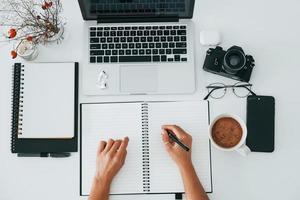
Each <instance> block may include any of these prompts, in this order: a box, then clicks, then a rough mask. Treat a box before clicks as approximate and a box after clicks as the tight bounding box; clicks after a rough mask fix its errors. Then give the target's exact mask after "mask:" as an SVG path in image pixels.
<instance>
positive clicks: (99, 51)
mask: <svg viewBox="0 0 300 200" xmlns="http://www.w3.org/2000/svg"><path fill="white" fill-rule="evenodd" d="M101 51H102V50H97V51H95V50H93V51H90V55H91V56H100V55H103V54H101V53H102V52H103V51H102V52H101Z"/></svg>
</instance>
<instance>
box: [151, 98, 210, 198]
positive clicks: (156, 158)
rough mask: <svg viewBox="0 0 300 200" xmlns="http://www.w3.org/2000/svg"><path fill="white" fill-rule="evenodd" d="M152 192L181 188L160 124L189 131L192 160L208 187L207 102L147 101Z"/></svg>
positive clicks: (208, 187) (179, 190)
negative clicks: (191, 141)
mask: <svg viewBox="0 0 300 200" xmlns="http://www.w3.org/2000/svg"><path fill="white" fill-rule="evenodd" d="M148 107H149V138H150V139H149V140H150V141H149V143H150V145H149V146H150V182H151V189H150V190H151V192H153V193H163V192H184V188H183V184H182V179H181V176H180V173H179V170H178V168H177V166H176V165H175V163H174V161H173V160H172V159H171V157H170V156H169V155H168V153H167V152H166V150H165V148H164V144H163V142H162V138H161V126H162V125H164V124H169V125H173V124H176V125H178V126H180V127H182V128H183V129H184V130H185V131H186V132H188V133H189V134H191V135H192V137H193V144H192V160H193V164H194V166H195V169H196V172H197V175H198V176H199V178H200V181H201V183H202V184H203V187H204V189H205V191H207V192H210V191H211V173H210V152H209V151H210V147H209V139H208V132H207V131H208V106H207V102H200V101H198V102H174V103H171V102H169V103H149V106H148Z"/></svg>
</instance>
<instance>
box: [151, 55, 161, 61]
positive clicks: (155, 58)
mask: <svg viewBox="0 0 300 200" xmlns="http://www.w3.org/2000/svg"><path fill="white" fill-rule="evenodd" d="M152 58H153V62H159V61H160V56H153V57H152Z"/></svg>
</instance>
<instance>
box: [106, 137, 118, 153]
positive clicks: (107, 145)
mask: <svg viewBox="0 0 300 200" xmlns="http://www.w3.org/2000/svg"><path fill="white" fill-rule="evenodd" d="M114 142H115V141H114V140H113V139H109V140H108V141H107V144H106V146H105V149H104V152H108V151H109V150H110V148H111V147H112V146H113V144H114Z"/></svg>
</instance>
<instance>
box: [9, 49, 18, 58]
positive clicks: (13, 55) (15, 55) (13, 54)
mask: <svg viewBox="0 0 300 200" xmlns="http://www.w3.org/2000/svg"><path fill="white" fill-rule="evenodd" d="M10 55H11V57H12V59H15V58H16V57H17V55H18V54H17V52H16V51H11V52H10Z"/></svg>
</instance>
